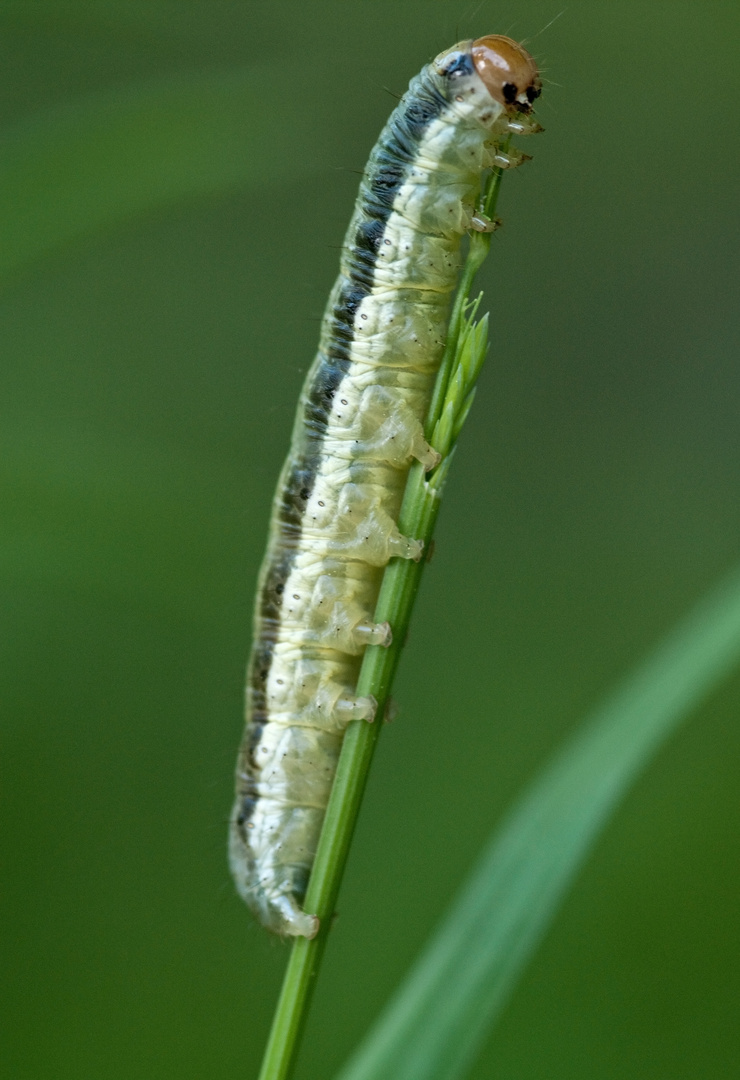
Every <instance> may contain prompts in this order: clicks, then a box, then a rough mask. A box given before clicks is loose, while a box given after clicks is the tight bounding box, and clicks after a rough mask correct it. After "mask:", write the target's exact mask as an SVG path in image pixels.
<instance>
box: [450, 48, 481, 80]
mask: <svg viewBox="0 0 740 1080" xmlns="http://www.w3.org/2000/svg"><path fill="white" fill-rule="evenodd" d="M474 71H475V67H474V65H473V57H472V56H471V55H470V53H458V55H457V56H456V57H454V59H451V60H449V61H448V63H447V67H446V68H445V69H444V74H445V75H446V77H447V78H448V79H459V78H460V77H461V76H462V75H472V74H473V72H474Z"/></svg>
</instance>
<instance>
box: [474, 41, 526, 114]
mask: <svg viewBox="0 0 740 1080" xmlns="http://www.w3.org/2000/svg"><path fill="white" fill-rule="evenodd" d="M470 51H471V54H472V57H473V63H474V64H475V70H476V71H477V72H478V74H479V76H480V77H481V80H482V81H483V83H484V85H485V87H486V89H487V90H488V92H489V94H490V95H491V97H492V98H494V100H495V101H498V102H499V103H500V104H501V105H503V106H504V107H505V108H506V109H507V110H508V111H511V112H523V113H528V112H529V111H530V110H531V108H532V103H533V102H534V101H535V100H536V98H538V97H539V96H540V94H541V93H542V83H541V81H540V76H539V72H538V71H537V65H536V64H535V62H534V60H533V59H532V57H531V56H530V55H529V53H528V52H527V50H526V49H523V48H522V46H521V45H519V44H518V43H517V42H516V41H513V40H512V39H511V38H509V37H504V35H503V34H489V35H488V36H487V37H482V38H478V40H477V41H474V42H473V44H472V45H471V48H470Z"/></svg>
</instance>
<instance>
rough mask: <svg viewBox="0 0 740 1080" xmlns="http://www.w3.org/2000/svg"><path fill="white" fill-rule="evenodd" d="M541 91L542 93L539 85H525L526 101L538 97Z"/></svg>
mask: <svg viewBox="0 0 740 1080" xmlns="http://www.w3.org/2000/svg"><path fill="white" fill-rule="evenodd" d="M541 93H542V88H541V87H538V86H528V87H527V101H530V102H532V101H534V100H535V99H536V98H538V97H539V96H540V94H541Z"/></svg>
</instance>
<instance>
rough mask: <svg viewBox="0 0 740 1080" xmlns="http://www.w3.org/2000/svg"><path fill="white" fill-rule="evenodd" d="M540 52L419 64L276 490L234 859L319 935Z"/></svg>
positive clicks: (274, 913)
mask: <svg viewBox="0 0 740 1080" xmlns="http://www.w3.org/2000/svg"><path fill="white" fill-rule="evenodd" d="M540 91H541V83H540V78H539V75H538V72H537V67H536V65H535V62H534V60H533V59H532V57H531V56H530V55H529V54H528V53H527V52H526V51H525V50H524V48H522V46H521V45H519V44H517V43H516V42H514V41H512V40H511V39H510V38H507V37H503V36H499V35H490V36H487V37H482V38H479V39H477V40H476V41H465V42H461V43H459V44H457V45H454V46H453V47H452V48H451V49H448V50H446V51H445V52H443V53H441V54H440V55H439V56H437V58H436V59H435V60H433V61H432V63H430V64H428V65H427V66H426V67H424V68H423V69H422V71H421V72H420V74H419V75H417V76H416V77H415V78H414V79H412V81H411V83H410V85H409V89H408V91H407V92H406V94H405V95H404V96H403V97H402V98H401V100H400V103H399V104H398V106H397V108H396V109H395V110H394V112H393V113H392V115H391V117H390V119H389V121H388V123H387V125H386V126H385V128H384V129H383V131H382V133H381V135H380V138H379V140H378V142H377V144H376V146H375V147H374V149H373V150H372V152H371V154H370V159H369V161H368V164H367V167H366V169H365V172H364V174H363V177H362V181H361V184H360V190H359V194H358V196H357V201H356V204H355V209H354V213H353V216H352V219H351V221H350V224H349V228H348V231H347V234H346V237H345V241H344V246H343V249H342V257H341V264H340V272H339V277H338V278H337V281H336V283H335V285H334V288H333V289H332V292H331V294H330V297H329V301H328V305H327V308H326V312H325V314H324V318H323V323H322V331H321V337H320V341H319V349H318V353H317V355H316V358H315V360H314V362H313V365H312V366H311V368H310V370H309V372H308V375H307V377H306V380H305V383H304V386H303V390H302V393H301V397H300V401H299V405H298V413H297V416H296V420H295V426H294V429H293V436H292V442H291V447H290V453H289V455H288V458H287V460H286V462H285V465H284V467H283V470H282V473H281V475H280V480H279V482H278V487H277V491H276V494H275V499H274V505H273V514H272V522H271V526H270V534H269V540H268V547H267V552H266V555H265V559H264V562H263V564H262V569H261V571H260V577H259V583H258V592H257V601H256V610H255V617H254V637H253V646H252V653H251V658H250V662H249V668H248V674H247V723H246V730H245V734H244V740H243V742H242V745H241V749H240V752H239V757H238V761H237V768H236V800H235V804H234V809H233V812H232V815H231V819H230V833H229V859H230V864H231V870H232V874H233V877H234V881H235V883H236V888H237V891H238V892H239V894H240V895H241V897H242V898H243V899H244V900H245V901H246V902H247V904H248V905H249V906H250V907H251V908H252V910H253V911H254V912H255V914H256V915H257V917H258V918H259V919H260V921H261V922H262V923H263V924H264V925H265V926H267V927H268V928H269V929H271V930H273V931H276V932H277V933H280V934H287V935H294V936H304V937H307V938H311V937H313V936H314V935H315V934H316V933H317V931H318V919H317V917H316V916H315V915H312V914H310V913H308V912H306V911H304V910H303V909H302V907H301V902H302V899H303V897H304V896H305V892H306V887H307V883H308V876H309V874H310V871H311V866H312V863H313V859H314V855H315V851H316V846H317V843H318V838H319V833H320V830H321V825H322V821H323V818H324V813H325V810H326V805H327V802H328V798H329V792H330V789H331V784H332V780H333V777H334V772H335V769H336V763H337V759H338V756H339V751H340V748H341V744H342V737H343V733H344V730H345V728H346V726H347V724H348V723H349V722H350V721H351V720H367V721H372V720H373V719H374V716H375V711H376V708H377V703H376V702H375V700H374V699H373V698H371V697H361V696H357V694H356V693H355V687H356V684H357V677H358V673H359V667H360V663H361V659H362V653H363V652H364V650H365V648H366V647H367V645H369V644H373V645H380V646H384V645H385V646H387V645H388V644H390V641H391V636H392V632H393V630H392V627H391V626H389V625H388V624H387V623H382V624H378V623H375V622H373V614H372V613H373V610H374V606H375V601H376V599H377V595H378V591H379V587H380V579H381V576H382V573H383V567H384V566H385V564H386V563H387V562H388V561H389V560H390V559H391V558H401V559H415V560H418V559H419V558H420V557H421V554H422V544H421V542H420V541H419V540H416V539H414V538H413V537H407V536H402V535H401V533H400V532H399V530H398V526H397V524H396V521H397V517H398V512H399V508H400V503H401V497H402V494H403V488H404V484H405V480H406V475H407V473H408V469H409V467H410V464H411V462H412V460H414V459H416V460H417V461H419V462H421V464H422V465H423V467H424V468H425V469H426V470H430V469H432V468H434V467H435V465H436V464H437V463H438V462H439V454H437V453H436V452H435V451H434V450H433V449H432V448H431V447H430V446H429V444H428V443H427V441H426V440H425V438H424V432H423V426H422V424H423V418H424V415H425V412H426V408H427V405H428V403H429V399H430V396H431V392H432V386H433V383H434V378H435V375H436V372H437V370H438V368H439V364H440V362H441V357H442V353H443V349H444V341H445V332H446V323H447V317H448V313H449V307H450V299H451V295H452V291H453V289H454V287H455V283H456V279H457V274H458V270H459V267H460V265H461V257H460V249H461V241H462V238H463V236H464V235H465V233H466V232H467V231H468V230H469V229H478V230H486V231H488V230H490V229H491V228H492V227H493V223H491V222H489V221H488V220H487V219H485V217H484V216H483V215H482V214H481V213H480V212H479V211H478V210H477V201H478V198H479V194H480V188H481V177H482V174H483V173H484V171H485V170H487V169H490V168H491V167H492V166H494V165H497V166H499V167H509V166H511V165H515V164H518V163H519V161H520V160H521V159H522V158H521V155H519V156H518V157H517V155H516V154H514V153H508V154H507V153H504V152H503V151H502V145H501V144H502V142H503V141H504V139H506V138H508V136H509V135H510V134H511V133H513V132H515V133H518V134H528V133H531V132H533V131H535V130H539V126H538V125H536V124H534V123H532V122H531V121H530V120H528V118H527V117H528V114H529V113H530V112H531V109H532V104H533V102H534V101H535V99H536V98H537V97H538V96H539V94H540Z"/></svg>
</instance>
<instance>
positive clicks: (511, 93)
mask: <svg viewBox="0 0 740 1080" xmlns="http://www.w3.org/2000/svg"><path fill="white" fill-rule="evenodd" d="M502 93H503V95H504V101H505V102H506V104H507V105H513V104H514V102H515V101H516V87H515V86H514V84H513V82H507V83H504V85H503V87H502Z"/></svg>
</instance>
